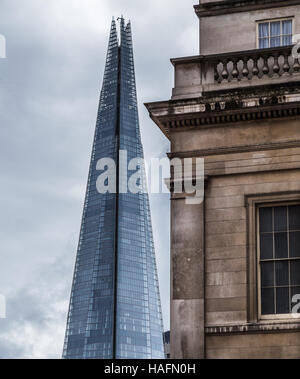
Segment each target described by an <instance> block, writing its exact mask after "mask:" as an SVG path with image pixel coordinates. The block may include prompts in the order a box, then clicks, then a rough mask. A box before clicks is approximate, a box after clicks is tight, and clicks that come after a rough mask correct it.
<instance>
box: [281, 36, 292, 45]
mask: <svg viewBox="0 0 300 379" xmlns="http://www.w3.org/2000/svg"><path fill="white" fill-rule="evenodd" d="M292 44H293V41H292V36H283V37H282V46H289V45H292Z"/></svg>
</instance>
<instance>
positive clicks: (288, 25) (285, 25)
mask: <svg viewBox="0 0 300 379" xmlns="http://www.w3.org/2000/svg"><path fill="white" fill-rule="evenodd" d="M282 34H283V35H284V34H285V35H287V34H293V21H292V20H285V21H282Z"/></svg>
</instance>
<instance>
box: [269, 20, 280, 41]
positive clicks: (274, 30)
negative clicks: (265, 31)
mask: <svg viewBox="0 0 300 379" xmlns="http://www.w3.org/2000/svg"><path fill="white" fill-rule="evenodd" d="M270 32H271V37H277V36H280V34H281V33H280V21H275V22H271V24H270Z"/></svg>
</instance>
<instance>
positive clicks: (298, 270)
mask: <svg viewBox="0 0 300 379" xmlns="http://www.w3.org/2000/svg"><path fill="white" fill-rule="evenodd" d="M291 285H292V286H300V261H291Z"/></svg>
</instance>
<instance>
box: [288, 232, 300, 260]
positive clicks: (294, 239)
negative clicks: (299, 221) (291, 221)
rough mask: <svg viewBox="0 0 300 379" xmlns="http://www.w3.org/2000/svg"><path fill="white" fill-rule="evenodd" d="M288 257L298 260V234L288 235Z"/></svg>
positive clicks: (299, 248) (299, 233)
mask: <svg viewBox="0 0 300 379" xmlns="http://www.w3.org/2000/svg"><path fill="white" fill-rule="evenodd" d="M290 257H291V258H298V257H299V258H300V232H291V233H290Z"/></svg>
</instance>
